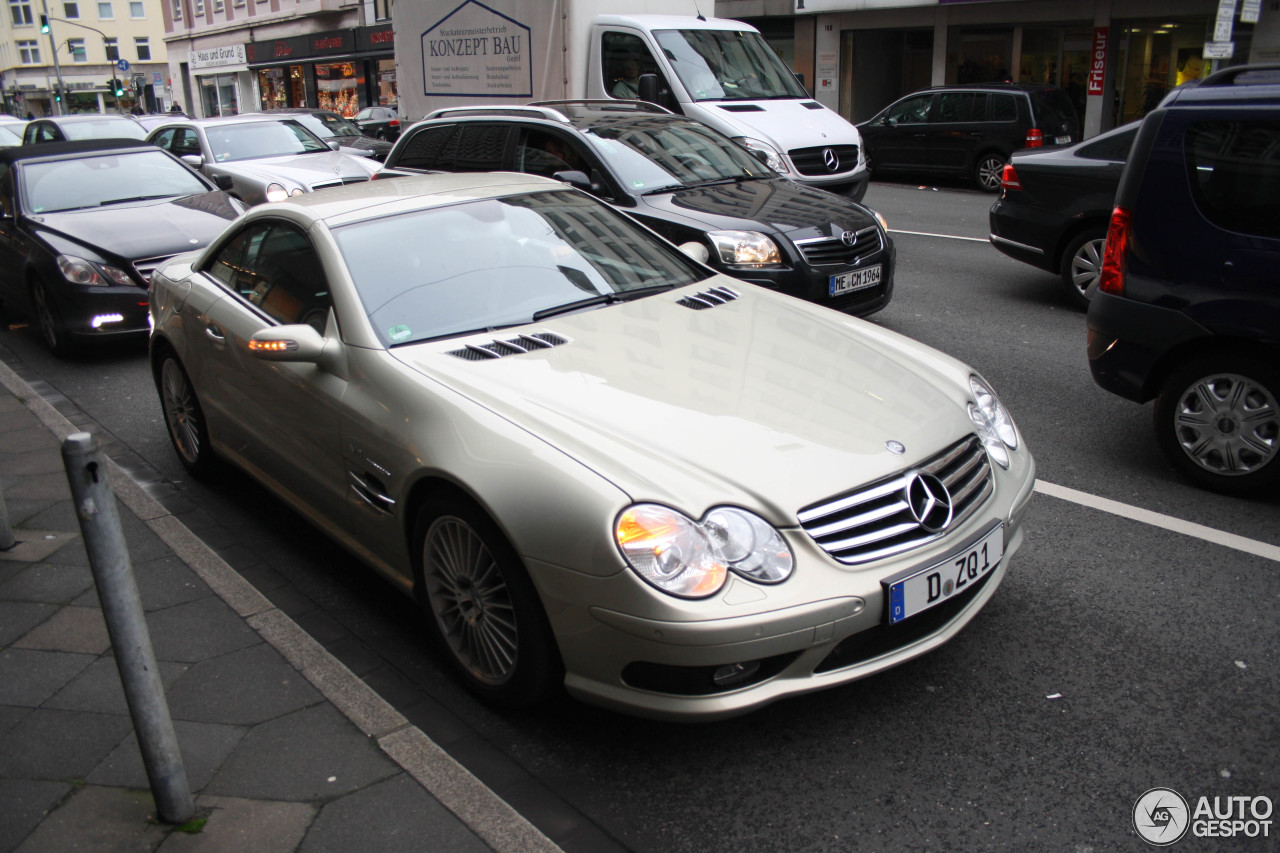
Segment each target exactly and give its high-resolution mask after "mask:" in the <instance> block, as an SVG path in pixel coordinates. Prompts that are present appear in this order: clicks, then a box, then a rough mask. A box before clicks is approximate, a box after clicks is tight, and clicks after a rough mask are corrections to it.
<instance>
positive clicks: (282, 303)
mask: <svg viewBox="0 0 1280 853" xmlns="http://www.w3.org/2000/svg"><path fill="white" fill-rule="evenodd" d="M208 272H209V274H210V275H212V276H213V277H214V278H216V279H218V280H219V281H221V282H222V283H223V284H224V285H226V286H227V287H228V288H230V289H231V290H234V291H235V292H236V293H238V294H239V295H240V296H241V297H242V298H244V299H246V300H248V301H249V302H250V303H251V304H253V305H255V306H257V307H258V308H259V309H261V310H262V311H263V312H264V313H265V314H267V316H269V317H271V318H272V319H273V320H276V321H277V322H279V323H284V324H292V323H306V324H308V325H310V326H312V327H313V328H314V329H316V331H318V332H321V333H323V332H324V326H325V322H326V321H327V320H328V317H329V307H330V305H332V300H331V299H330V296H329V286H328V283H327V281H326V279H325V276H324V268H323V267H322V266H321V264H320V258H319V257H318V256H317V255H316V252H315V248H314V247H313V246H312V245H311V241H310V240H309V239H307V236H306V235H305V234H303V233H302V232H301V231H300V230H298V229H297V228H296V227H294V226H293V225H291V224H288V223H283V222H271V221H265V222H264V221H262V220H259V221H257V222H255V223H254V224H253V225H251V226H249V227H247V228H245V229H244V230H243V231H241V232H240V233H239V234H237V235H236V236H235V237H233V238H232V239H231V240H230V241H228V242H227V243H226V244H225V245H224V246H223V247H222V249H221V250H220V251H219V252H218V253H217V255H216V256H215V257H214V258H213V261H212V262H211V263H210V265H209V267H208Z"/></svg>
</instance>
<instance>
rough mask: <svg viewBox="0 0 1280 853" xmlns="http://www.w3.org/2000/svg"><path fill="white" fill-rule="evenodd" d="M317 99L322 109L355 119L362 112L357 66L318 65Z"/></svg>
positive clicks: (343, 63) (342, 63) (349, 64)
mask: <svg viewBox="0 0 1280 853" xmlns="http://www.w3.org/2000/svg"><path fill="white" fill-rule="evenodd" d="M316 98H317V106H319V107H320V109H322V110H333V111H334V112H335V113H337V114H338V115H340V116H342V117H343V118H353V117H354V116H355V114H356V113H358V112H360V93H359V81H358V80H357V79H356V70H355V65H354V64H353V63H350V62H333V63H328V64H317V65H316Z"/></svg>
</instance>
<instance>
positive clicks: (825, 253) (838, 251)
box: [796, 225, 884, 267]
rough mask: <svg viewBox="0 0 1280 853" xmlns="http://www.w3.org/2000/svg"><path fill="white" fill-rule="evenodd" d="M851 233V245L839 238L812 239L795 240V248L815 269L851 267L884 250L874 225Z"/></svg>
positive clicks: (878, 231)
mask: <svg viewBox="0 0 1280 853" xmlns="http://www.w3.org/2000/svg"><path fill="white" fill-rule="evenodd" d="M853 233H854V240H853V242H852V243H846V242H844V240H842V239H841V238H839V237H814V238H812V239H810V240H797V241H796V248H797V249H799V250H800V254H801V255H803V256H804V259H805V260H806V261H807V262H808V263H810V264H812V265H813V266H815V267H822V266H837V265H843V266H851V265H852V264H855V263H857V262H858V261H860V260H862V259H863V258H865V257H867V256H868V255H874V254H875V253H876V252H878V251H880V250H881V249H883V248H884V241H883V240H882V239H881V236H880V229H879V228H877V227H875V226H874V225H871V226H868V227H866V228H863V229H861V230H858V231H855V232H853Z"/></svg>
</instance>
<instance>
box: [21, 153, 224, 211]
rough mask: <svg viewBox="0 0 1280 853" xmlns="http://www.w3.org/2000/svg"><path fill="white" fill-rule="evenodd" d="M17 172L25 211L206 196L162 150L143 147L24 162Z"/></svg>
mask: <svg viewBox="0 0 1280 853" xmlns="http://www.w3.org/2000/svg"><path fill="white" fill-rule="evenodd" d="M21 174H22V177H21V186H22V190H21V192H22V198H23V201H24V206H25V207H26V209H27V212H29V213H54V212H55V211H59V210H78V209H80V208H85V207H105V206H107V205H111V204H119V203H122V202H126V201H137V200H140V199H153V198H174V197H178V196H189V195H196V194H198V193H206V192H209V188H208V187H207V186H205V184H204V183H203V182H202V181H201V180H200V179H199V178H198V177H197V176H196V174H195V173H194V172H192V171H191V170H190V169H188V168H187V167H186V166H183V165H182V164H181V163H177V162H175V161H174V159H173V158H172V157H170V156H169V155H167V154H165V153H164V152H163V151H158V150H157V151H148V150H146V149H145V148H144V149H140V150H139V149H133V150H129V151H127V152H121V153H118V154H116V153H112V154H97V155H94V156H89V157H82V158H79V159H76V160H54V161H50V162H45V163H25V164H23V165H22V167H21Z"/></svg>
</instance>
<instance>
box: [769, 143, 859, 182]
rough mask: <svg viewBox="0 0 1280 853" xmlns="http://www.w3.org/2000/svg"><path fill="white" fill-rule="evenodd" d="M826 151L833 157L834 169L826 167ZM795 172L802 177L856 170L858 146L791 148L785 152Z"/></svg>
mask: <svg viewBox="0 0 1280 853" xmlns="http://www.w3.org/2000/svg"><path fill="white" fill-rule="evenodd" d="M827 151H830V152H831V153H832V154H833V155H835V157H834V159H835V164H836V167H835V168H834V169H832V168H830V167H829V166H828V165H827ZM787 156H788V157H790V158H791V162H792V164H793V165H794V166H795V167H796V171H797V172H799V173H800V174H802V175H814V176H817V177H821V176H823V175H833V174H837V173H839V172H848V171H849V170H851V169H854V168H857V165H858V146H856V145H823V146H821V147H818V148H792V149H791V150H790V151H788V152H787Z"/></svg>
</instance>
